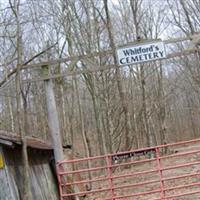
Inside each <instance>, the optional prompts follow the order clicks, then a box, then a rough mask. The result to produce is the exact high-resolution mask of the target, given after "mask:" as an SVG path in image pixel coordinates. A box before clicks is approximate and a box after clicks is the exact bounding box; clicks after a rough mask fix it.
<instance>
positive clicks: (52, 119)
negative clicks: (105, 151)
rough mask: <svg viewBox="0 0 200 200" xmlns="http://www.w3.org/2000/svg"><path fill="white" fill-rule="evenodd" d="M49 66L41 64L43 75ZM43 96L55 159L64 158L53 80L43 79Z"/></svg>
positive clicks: (46, 72)
mask: <svg viewBox="0 0 200 200" xmlns="http://www.w3.org/2000/svg"><path fill="white" fill-rule="evenodd" d="M48 71H49V68H48V66H47V65H45V66H42V73H43V75H47V74H48ZM44 84H45V96H46V103H47V114H48V124H49V129H50V134H51V138H52V142H53V149H54V156H55V161H56V162H58V161H61V160H63V159H64V155H63V148H62V139H61V134H60V125H59V119H58V112H57V108H56V101H55V95H54V91H53V82H52V80H51V79H48V80H45V81H44Z"/></svg>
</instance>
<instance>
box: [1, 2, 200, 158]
mask: <svg viewBox="0 0 200 200" xmlns="http://www.w3.org/2000/svg"><path fill="white" fill-rule="evenodd" d="M199 13H200V1H199V0H187V1H186V0H176V1H174V0H56V1H55V0H1V1H0V58H1V59H0V129H1V130H5V131H8V132H13V133H18V134H21V136H22V137H23V136H32V137H38V138H41V139H43V140H45V141H50V140H51V137H50V134H49V124H48V117H47V101H48V96H47V95H46V94H45V82H46V81H48V80H51V83H52V86H53V89H54V94H55V100H56V107H57V113H58V119H59V126H60V132H61V135H62V143H63V145H72V148H73V149H74V151H76V152H77V153H78V154H79V155H81V156H82V157H85V156H87V157H88V156H94V155H100V154H106V153H114V152H118V151H125V150H129V149H135V148H141V147H147V146H155V145H157V144H165V143H169V142H176V141H181V140H187V139H192V138H197V137H199V135H200V133H199V131H200V62H199V60H200V54H199V51H196V52H193V53H192V54H188V55H182V56H178V57H172V58H169V59H164V60H157V61H152V62H144V63H139V64H135V65H131V64H130V65H129V64H127V65H125V66H123V67H119V65H118V63H117V57H116V54H115V50H116V49H117V48H118V47H120V46H126V45H127V44H129V43H134V42H141V43H142V42H145V41H153V40H158V39H161V40H163V41H165V40H166V41H167V40H169V39H173V38H180V37H189V36H191V35H194V34H198V32H199V30H200V14H199ZM189 44H190V40H189V41H182V42H174V43H172V44H166V45H165V46H166V47H165V48H166V54H169V53H173V52H181V51H183V50H186V49H187V48H188V46H189ZM195 47H196V48H198V43H197V44H196V46H195ZM83 55H84V57H83ZM41 63H42V64H41Z"/></svg>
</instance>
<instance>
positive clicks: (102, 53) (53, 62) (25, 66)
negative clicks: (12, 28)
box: [0, 33, 200, 87]
mask: <svg viewBox="0 0 200 200" xmlns="http://www.w3.org/2000/svg"><path fill="white" fill-rule="evenodd" d="M199 36H200V34H199V33H198V34H194V35H189V36H185V37H179V38H172V39H167V40H163V42H164V43H165V44H170V43H177V42H182V41H186V40H192V39H193V38H194V37H199ZM153 41H158V40H145V41H142V42H153ZM135 44H139V43H138V42H137V41H134V42H130V43H127V44H125V45H120V46H118V47H117V48H119V47H123V46H130V45H135ZM51 48H52V46H51ZM45 51H47V49H46V50H44V51H42V52H41V53H44V52H45ZM41 53H39V54H36V57H37V55H41ZM112 53H113V50H112V49H109V50H105V51H100V52H93V53H90V54H85V55H75V56H68V57H66V58H59V59H55V60H50V61H45V62H40V63H35V64H28V63H29V62H30V61H32V60H33V59H30V60H29V61H28V62H25V63H24V64H23V65H22V66H21V68H20V69H21V70H22V69H29V68H37V67H41V66H45V65H48V66H51V65H56V64H60V63H65V62H68V61H71V62H73V61H74V60H75V61H77V60H83V59H88V58H91V57H96V56H106V55H111V54H112ZM33 58H35V56H34V57H33ZM99 70H104V69H99ZM15 73H16V69H14V70H13V71H11V72H10V74H8V76H7V77H6V78H5V79H4V80H3V81H1V82H0V87H1V86H2V85H3V84H4V83H6V82H7V80H8V78H9V77H11V76H12V75H13V74H15ZM73 73H74V74H73V75H77V74H81V72H77V74H76V72H73ZM82 73H84V72H82ZM65 76H68V75H65ZM69 76H72V74H70V75H69ZM58 77H59V76H58ZM58 77H55V78H58ZM49 78H51V76H49ZM52 78H54V77H53V76H52ZM47 79H48V78H45V79H43V80H47Z"/></svg>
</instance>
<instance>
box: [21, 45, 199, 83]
mask: <svg viewBox="0 0 200 200" xmlns="http://www.w3.org/2000/svg"><path fill="white" fill-rule="evenodd" d="M196 52H200V49H197V48H194V49H188V50H184V51H181V52H177V53H171V54H168V55H167V57H166V58H162V60H166V59H172V58H175V57H181V56H186V55H190V54H194V53H196ZM154 62H155V61H154ZM115 67H116V66H115V65H105V66H100V67H98V68H96V69H94V68H93V69H83V70H76V71H71V72H70V71H69V72H65V73H63V74H54V75H48V76H44V77H41V78H32V79H26V80H23V83H29V82H37V81H44V80H48V79H56V78H60V77H65V76H76V75H80V74H84V73H95V72H99V71H104V70H109V69H114V68H115ZM120 67H124V66H120Z"/></svg>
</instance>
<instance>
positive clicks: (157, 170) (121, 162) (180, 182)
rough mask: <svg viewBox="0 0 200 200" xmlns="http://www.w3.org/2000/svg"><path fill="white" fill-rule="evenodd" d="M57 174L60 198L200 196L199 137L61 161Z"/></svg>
mask: <svg viewBox="0 0 200 200" xmlns="http://www.w3.org/2000/svg"><path fill="white" fill-rule="evenodd" d="M88 166H90V167H88ZM57 175H58V180H59V189H60V200H64V199H68V197H72V196H86V199H91V200H93V199H98V200H117V199H126V200H127V199H137V200H140V199H141V200H162V199H173V200H175V199H179V200H180V199H185V200H186V199H187V200H189V199H191V200H195V199H199V197H200V189H199V186H200V139H195V140H190V141H185V142H179V143H173V144H167V145H161V146H156V147H151V148H144V149H137V150H132V151H128V152H121V153H116V154H110V155H104V156H96V157H90V158H83V159H76V160H70V161H62V162H60V163H58V164H57Z"/></svg>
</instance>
